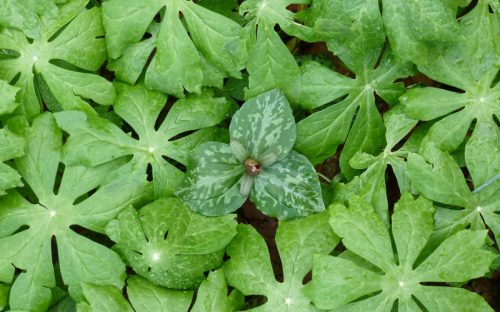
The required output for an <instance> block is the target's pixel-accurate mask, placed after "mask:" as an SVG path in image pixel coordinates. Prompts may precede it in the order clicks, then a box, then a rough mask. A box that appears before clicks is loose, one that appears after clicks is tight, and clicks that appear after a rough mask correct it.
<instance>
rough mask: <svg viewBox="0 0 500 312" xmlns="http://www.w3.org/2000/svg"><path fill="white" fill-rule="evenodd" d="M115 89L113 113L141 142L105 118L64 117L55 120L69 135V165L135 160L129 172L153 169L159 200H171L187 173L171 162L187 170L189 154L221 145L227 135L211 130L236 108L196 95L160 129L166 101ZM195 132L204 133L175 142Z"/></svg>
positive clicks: (141, 91)
mask: <svg viewBox="0 0 500 312" xmlns="http://www.w3.org/2000/svg"><path fill="white" fill-rule="evenodd" d="M116 89H117V91H118V97H117V101H116V103H115V105H114V110H115V112H116V113H117V114H118V115H119V116H120V117H122V118H123V120H125V121H126V122H127V123H128V124H129V125H130V126H131V127H132V128H133V129H134V130H135V132H136V133H137V135H138V138H134V137H132V136H130V135H128V134H126V133H125V132H124V131H123V130H122V129H120V128H119V127H118V126H116V125H115V124H113V123H112V122H111V121H109V120H106V119H104V118H101V117H94V116H87V115H85V114H83V113H81V112H75V111H65V112H60V113H57V114H56V119H57V122H58V124H59V126H60V127H61V128H62V129H63V130H65V131H67V132H69V134H70V138H69V140H68V144H67V147H66V148H65V155H64V161H65V162H66V163H68V164H85V165H89V166H95V165H99V164H102V163H106V162H109V161H111V160H113V159H116V158H119V157H123V156H127V155H133V157H132V159H131V160H130V162H129V163H128V164H127V166H126V167H133V168H134V169H135V170H137V171H139V172H141V173H146V170H147V167H148V165H151V167H152V176H153V188H154V196H155V198H160V197H164V196H168V195H171V194H172V193H173V191H174V190H175V189H176V187H177V186H178V185H179V183H180V182H181V181H182V178H183V175H184V173H183V172H182V171H181V170H180V169H179V168H177V167H176V166H175V165H174V164H173V162H172V161H171V160H175V161H177V162H179V163H181V164H183V165H187V162H188V158H189V154H190V153H191V151H192V150H193V149H194V148H195V147H196V146H197V145H198V144H201V143H203V142H205V141H212V140H221V139H222V138H223V137H224V136H225V135H224V132H223V131H222V130H220V129H217V128H209V127H211V126H214V125H217V124H218V123H220V122H221V121H223V120H224V119H226V118H227V117H229V116H230V114H231V113H232V111H233V108H234V104H233V103H232V102H230V101H228V100H226V99H225V98H218V97H214V96H213V94H212V93H210V92H207V93H204V94H201V95H191V96H188V97H186V98H184V99H181V100H178V101H177V102H176V103H175V104H174V105H173V106H172V107H171V109H170V110H169V112H168V114H167V116H166V118H165V120H164V121H163V123H162V124H161V125H160V126H159V128H157V127H156V126H155V124H156V121H157V119H158V116H159V115H160V113H161V111H162V109H163V108H164V106H165V105H166V102H167V96H166V95H164V94H163V93H161V92H157V91H152V90H148V89H147V88H146V87H145V86H144V85H143V84H137V85H135V86H129V85H126V84H123V83H116ZM205 128H206V129H205ZM199 129H202V130H199ZM193 130H199V131H195V132H194V133H191V134H189V135H187V136H184V137H182V138H176V136H177V135H179V134H183V133H186V132H189V131H193ZM164 157H165V158H164ZM127 170H128V169H127Z"/></svg>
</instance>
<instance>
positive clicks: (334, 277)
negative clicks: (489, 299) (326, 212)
mask: <svg viewBox="0 0 500 312" xmlns="http://www.w3.org/2000/svg"><path fill="white" fill-rule="evenodd" d="M330 211H331V215H332V218H331V221H330V222H331V225H332V227H333V229H334V231H335V233H337V234H339V235H340V237H342V242H343V244H344V245H345V246H346V248H347V249H348V250H349V251H350V252H352V253H351V254H350V255H349V254H346V255H345V256H344V257H342V256H339V257H333V256H327V255H320V256H316V257H315V259H314V265H313V280H312V282H311V283H310V284H308V285H307V286H306V290H305V291H306V294H307V295H308V296H309V297H310V298H311V299H312V301H313V302H314V304H315V305H316V306H317V307H319V308H321V309H338V310H342V311H367V310H376V311H392V309H393V306H394V305H395V302H396V301H397V307H398V311H420V310H421V308H420V307H419V304H421V305H422V306H423V307H425V309H427V310H429V311H451V310H452V311H474V310H475V311H493V310H492V309H491V307H489V305H488V304H487V303H486V301H485V300H484V299H483V298H481V297H480V296H479V295H477V294H475V293H472V292H469V291H467V290H465V289H461V288H454V287H444V286H426V285H422V284H421V283H423V282H448V283H449V282H464V281H467V280H469V279H473V278H477V277H481V276H482V275H484V274H485V273H487V272H488V271H489V266H490V264H491V263H492V261H493V260H494V259H495V258H496V257H497V256H496V255H495V254H494V253H492V252H491V251H488V250H486V249H484V248H483V246H484V244H485V241H486V235H487V233H486V231H484V230H483V231H474V230H463V231H460V232H457V233H456V234H454V235H452V236H450V237H449V238H447V239H446V240H445V241H444V242H443V243H441V245H439V246H438V247H437V248H436V249H435V250H434V251H433V253H432V254H431V255H430V256H428V257H427V258H425V259H420V258H419V255H420V253H421V252H422V250H423V249H424V247H425V245H426V244H427V241H428V239H429V237H430V236H431V234H432V231H433V226H432V224H433V213H434V208H433V207H432V203H431V202H430V201H429V200H427V199H425V198H424V197H420V198H418V199H413V198H412V196H411V195H410V194H409V193H406V194H404V195H403V196H402V198H401V199H400V201H399V202H398V203H397V204H396V206H395V211H394V214H393V216H392V231H391V232H389V230H388V229H387V228H386V227H385V225H384V223H383V222H382V220H381V219H380V218H379V217H378V216H377V214H376V213H375V211H374V210H373V209H372V207H371V206H370V205H368V204H366V203H365V202H363V201H362V200H361V199H360V198H353V199H352V200H351V202H350V205H349V208H346V207H344V206H342V205H338V204H337V205H333V206H332V207H331V210H330ZM391 234H392V236H393V239H394V243H395V245H394V247H393V246H392V242H391ZM463 259H467V262H464V261H463ZM364 262H367V263H369V265H366V264H363V263H364ZM415 298H416V299H415ZM416 300H418V302H419V303H417V301H416Z"/></svg>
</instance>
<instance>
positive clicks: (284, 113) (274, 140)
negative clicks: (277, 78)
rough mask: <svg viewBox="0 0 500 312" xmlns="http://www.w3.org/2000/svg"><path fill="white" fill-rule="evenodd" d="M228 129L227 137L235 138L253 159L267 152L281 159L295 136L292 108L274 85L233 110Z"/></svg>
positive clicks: (286, 153) (257, 158)
mask: <svg viewBox="0 0 500 312" xmlns="http://www.w3.org/2000/svg"><path fill="white" fill-rule="evenodd" d="M229 132H230V135H231V141H233V140H234V141H238V142H239V143H240V144H241V145H243V147H245V149H246V150H247V151H248V153H249V157H251V158H252V159H254V160H257V161H259V160H260V158H262V157H264V156H266V155H271V154H274V155H275V157H276V160H281V159H283V158H284V157H286V156H287V155H288V153H289V152H290V150H291V149H292V147H293V144H294V142H295V138H296V134H295V121H294V119H293V113H292V110H291V109H290V105H289V104H288V100H287V99H286V97H285V95H284V94H283V92H281V91H280V90H277V89H275V90H272V91H269V92H266V93H264V94H261V95H259V96H257V97H254V98H252V99H250V100H248V101H246V102H245V104H244V105H243V106H242V108H241V109H240V110H239V111H237V112H236V113H235V114H234V116H233V119H232V121H231V126H230V127H229ZM233 153H234V151H233Z"/></svg>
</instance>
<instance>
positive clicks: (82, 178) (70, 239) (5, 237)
mask: <svg viewBox="0 0 500 312" xmlns="http://www.w3.org/2000/svg"><path fill="white" fill-rule="evenodd" d="M26 141H27V142H26V144H27V146H26V155H25V156H23V157H21V158H19V159H17V160H16V164H17V168H18V170H19V172H20V173H21V176H22V177H23V179H24V180H25V181H26V184H27V185H28V186H29V187H30V188H31V190H32V192H33V194H34V196H35V198H36V199H35V200H36V201H35V203H32V202H30V201H29V200H28V199H26V198H24V197H23V196H22V195H21V194H20V193H19V192H17V191H12V192H9V194H8V195H6V196H5V197H3V198H2V199H1V200H0V248H1V249H2V250H3V252H2V253H1V255H0V281H2V282H4V283H12V289H11V292H10V298H11V299H10V302H9V304H10V308H11V309H19V310H37V311H44V310H46V309H47V308H48V306H49V304H50V302H51V297H52V295H51V288H53V287H55V276H54V274H55V272H54V267H53V264H52V254H51V244H52V240H53V239H55V241H54V242H55V243H56V246H57V253H58V256H59V270H60V272H61V276H62V281H63V283H64V284H65V285H68V287H69V292H70V294H71V295H72V297H73V298H75V299H77V300H78V299H81V298H83V294H82V289H81V283H82V282H92V283H95V284H100V285H114V286H116V287H121V286H122V285H123V280H124V279H125V266H124V264H123V263H122V261H121V259H120V257H119V256H118V255H117V254H116V253H114V252H113V251H111V250H109V249H108V248H106V247H105V246H103V245H100V244H98V243H96V242H94V241H92V240H89V239H87V238H85V237H84V236H82V235H80V234H78V233H77V232H75V231H74V230H73V229H71V228H70V227H71V226H73V225H79V226H81V227H83V228H86V229H88V230H91V231H94V232H98V233H104V227H105V225H106V224H107V223H108V222H109V221H111V220H112V219H113V218H114V217H115V216H116V215H117V214H118V213H119V212H120V210H121V209H123V208H124V207H126V206H127V205H129V204H131V203H133V202H134V201H136V200H138V199H139V198H140V197H141V196H142V195H143V194H144V192H145V189H146V182H145V180H144V179H143V176H141V175H137V174H126V175H123V176H122V177H121V178H120V179H116V180H114V181H112V182H110V183H109V184H105V185H103V184H102V182H103V180H104V179H105V177H106V175H107V174H108V173H109V172H111V171H112V170H114V169H116V167H117V166H119V163H118V162H111V163H108V164H105V165H102V166H97V167H94V168H86V167H82V166H74V167H71V166H67V167H65V169H64V173H63V177H62V179H61V180H60V182H57V185H58V188H57V191H56V192H54V189H55V185H56V175H57V174H58V167H59V165H60V163H59V161H60V158H61V152H62V133H61V131H60V130H59V129H58V128H57V126H56V123H55V120H54V118H53V116H52V115H51V114H50V113H44V114H42V115H41V116H39V117H38V118H36V119H35V120H34V123H33V126H32V128H31V129H30V131H29V134H28V137H27V140H26ZM143 181H144V182H143ZM59 183H60V184H59ZM94 189H97V190H96V192H95V193H94V194H92V195H91V196H88V195H87V193H88V192H89V191H91V190H94ZM24 226H27V228H26V229H24ZM15 268H19V269H21V270H22V273H20V274H17V275H16V276H15V275H14V274H15Z"/></svg>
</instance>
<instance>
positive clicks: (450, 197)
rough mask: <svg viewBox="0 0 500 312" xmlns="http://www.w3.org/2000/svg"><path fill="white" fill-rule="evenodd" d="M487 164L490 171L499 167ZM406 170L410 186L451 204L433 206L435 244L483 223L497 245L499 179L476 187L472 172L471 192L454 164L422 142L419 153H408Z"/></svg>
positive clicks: (498, 230) (499, 205)
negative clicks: (434, 214) (434, 209)
mask: <svg viewBox="0 0 500 312" xmlns="http://www.w3.org/2000/svg"><path fill="white" fill-rule="evenodd" d="M483 166H484V164H483ZM487 167H488V168H491V169H493V172H495V170H496V172H498V170H499V169H500V167H498V166H497V164H495V162H493V163H489V164H488V165H487ZM408 173H409V176H410V178H411V181H412V185H413V187H414V188H415V189H416V190H417V191H418V192H420V193H421V194H422V195H424V196H426V197H427V198H429V199H432V200H434V201H435V202H437V203H440V204H443V205H451V206H452V207H439V208H437V211H436V216H435V218H436V226H435V233H434V234H433V238H432V240H433V241H435V243H436V242H440V241H442V240H443V239H444V238H446V237H448V236H450V235H451V234H453V233H455V232H457V231H460V230H462V229H464V228H468V227H470V228H471V229H474V230H480V229H484V228H485V225H486V226H487V227H489V228H490V229H491V230H492V232H493V234H494V237H495V240H496V242H497V244H498V242H499V240H500V215H499V214H498V212H499V211H500V197H499V196H498V193H499V191H500V181H499V180H494V179H493V180H491V182H492V183H490V184H487V185H484V188H479V187H481V186H482V184H479V183H477V180H476V179H475V176H474V175H472V177H473V180H472V182H473V183H474V186H475V189H476V190H475V191H471V190H470V189H469V187H468V185H467V182H466V180H465V178H464V175H463V173H462V171H461V169H460V167H459V166H458V164H457V163H456V162H455V161H454V160H453V158H452V157H451V156H450V155H449V154H447V153H446V152H443V151H441V150H440V149H438V148H437V147H436V146H435V144H433V143H426V144H424V146H423V147H422V155H418V154H415V153H411V154H409V156H408ZM454 207H460V208H462V209H456V208H454ZM450 208H452V209H450Z"/></svg>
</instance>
